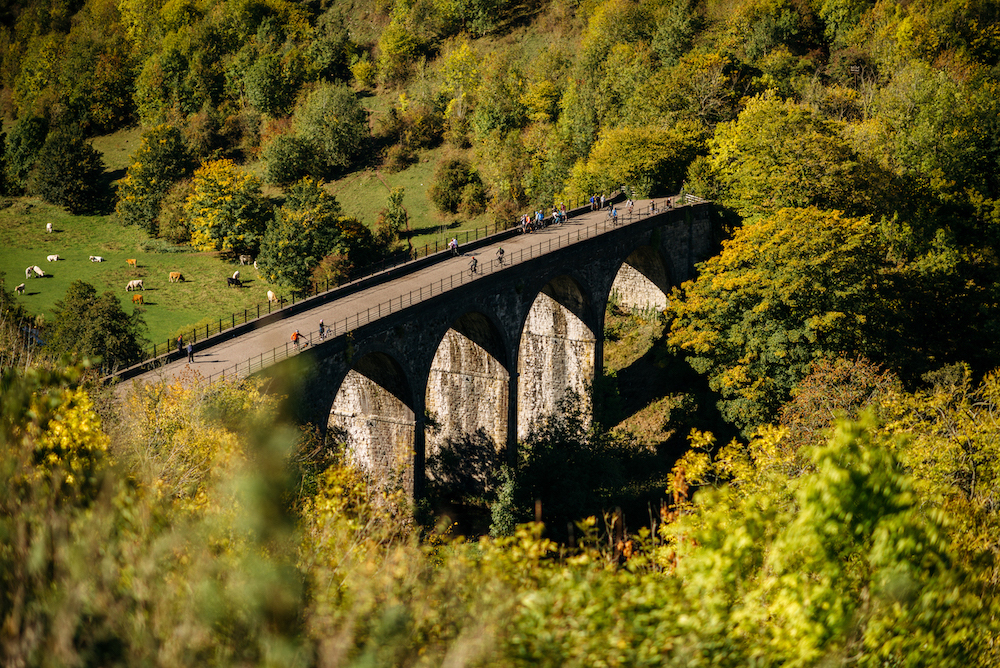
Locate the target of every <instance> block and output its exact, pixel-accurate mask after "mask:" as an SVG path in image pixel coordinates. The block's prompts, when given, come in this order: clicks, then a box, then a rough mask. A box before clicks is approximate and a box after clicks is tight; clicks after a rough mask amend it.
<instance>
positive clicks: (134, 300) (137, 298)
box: [132, 295, 142, 304]
mask: <svg viewBox="0 0 1000 668" xmlns="http://www.w3.org/2000/svg"><path fill="white" fill-rule="evenodd" d="M132 303H133V304H141V303H142V295H132Z"/></svg>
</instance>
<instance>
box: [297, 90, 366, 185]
mask: <svg viewBox="0 0 1000 668" xmlns="http://www.w3.org/2000/svg"><path fill="white" fill-rule="evenodd" d="M294 127H295V134H296V135H297V136H298V137H300V138H301V139H303V140H305V141H306V142H308V143H309V145H310V146H312V149H313V151H314V154H315V156H316V158H317V160H318V163H319V166H320V167H322V168H323V169H324V170H327V171H334V170H339V169H345V168H346V167H348V166H350V165H351V163H352V162H353V161H354V159H355V158H356V157H357V156H358V155H359V154H360V153H361V148H362V147H363V146H364V143H365V140H366V139H367V138H368V116H367V113H366V112H365V110H364V108H363V107H362V106H361V104H360V103H359V102H358V99H357V97H356V96H355V94H354V91H352V90H351V89H350V88H348V87H347V86H345V85H342V84H322V85H320V86H319V88H317V89H316V90H314V91H313V92H312V93H310V94H309V96H308V97H307V98H306V99H305V101H304V102H303V103H302V104H301V105H300V106H299V108H298V109H296V111H295V118H294Z"/></svg>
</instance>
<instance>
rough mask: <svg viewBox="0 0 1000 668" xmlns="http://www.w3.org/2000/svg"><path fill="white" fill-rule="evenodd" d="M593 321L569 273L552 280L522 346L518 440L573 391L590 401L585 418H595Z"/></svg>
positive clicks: (539, 299)
mask: <svg viewBox="0 0 1000 668" xmlns="http://www.w3.org/2000/svg"><path fill="white" fill-rule="evenodd" d="M590 319H591V318H590V304H589V299H588V297H587V294H586V292H585V291H584V290H583V289H582V288H581V286H580V284H579V283H578V282H577V281H576V280H574V279H573V278H571V277H570V276H567V275H562V276H558V277H556V278H554V279H552V280H551V281H549V282H548V283H547V284H546V285H545V287H543V288H542V290H541V291H539V293H538V295H537V296H536V297H535V300H534V301H533V302H532V305H531V309H530V310H529V311H528V314H527V317H526V318H525V321H524V325H523V327H522V330H521V340H520V344H519V347H518V361H517V371H518V383H517V438H518V440H522V439H524V438H526V437H527V436H528V434H529V433H530V432H531V430H532V428H533V427H535V426H536V425H538V424H540V423H542V422H543V421H544V420H545V419H546V418H548V417H549V416H550V415H552V414H554V413H555V411H556V410H557V408H558V406H559V402H560V401H561V400H562V399H563V397H565V396H566V395H567V393H569V392H575V393H576V394H578V395H579V396H580V398H581V400H582V401H584V402H585V404H584V406H582V408H583V414H584V415H586V416H590V415H591V414H592V406H591V404H590V402H591V397H590V388H591V386H592V384H593V382H594V373H595V360H596V358H597V336H596V335H595V333H594V330H593V328H592V327H591V326H589V325H588V324H587V323H588V321H589V320H590Z"/></svg>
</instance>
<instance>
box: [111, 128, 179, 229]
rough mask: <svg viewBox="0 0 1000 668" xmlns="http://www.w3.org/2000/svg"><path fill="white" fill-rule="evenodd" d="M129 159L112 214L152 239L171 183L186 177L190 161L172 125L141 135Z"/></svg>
mask: <svg viewBox="0 0 1000 668" xmlns="http://www.w3.org/2000/svg"><path fill="white" fill-rule="evenodd" d="M131 160H132V164H131V165H129V168H128V171H127V173H126V174H125V178H124V179H122V180H121V181H120V182H119V183H118V204H117V206H116V207H115V212H116V213H117V214H118V217H119V218H120V219H121V221H122V222H123V223H126V224H131V225H138V226H140V227H142V228H143V229H145V230H146V231H147V232H149V233H150V234H151V235H154V236H155V235H156V233H157V223H156V219H157V215H158V214H159V212H160V204H161V203H162V202H163V198H164V197H166V195H167V192H169V191H170V188H171V187H172V186H173V184H174V183H175V182H176V181H177V180H179V179H181V178H183V177H185V176H187V175H188V174H189V172H190V169H191V159H190V157H189V156H188V152H187V149H186V148H185V146H184V140H183V139H182V138H181V133H180V131H179V130H178V129H177V128H175V127H174V126H172V125H157V126H156V127H154V128H151V129H150V130H148V131H147V132H145V133H144V134H143V136H142V143H141V144H140V145H139V148H138V150H136V152H135V153H133V154H132V158H131Z"/></svg>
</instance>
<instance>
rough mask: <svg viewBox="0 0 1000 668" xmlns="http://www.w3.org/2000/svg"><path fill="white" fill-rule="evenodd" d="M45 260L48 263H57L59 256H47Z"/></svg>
mask: <svg viewBox="0 0 1000 668" xmlns="http://www.w3.org/2000/svg"><path fill="white" fill-rule="evenodd" d="M45 259H46V260H48V261H49V262H58V261H59V256H58V255H49V256H48V257H47V258H45Z"/></svg>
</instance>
